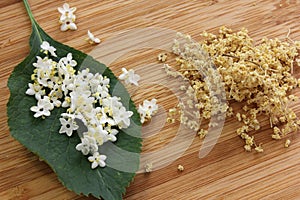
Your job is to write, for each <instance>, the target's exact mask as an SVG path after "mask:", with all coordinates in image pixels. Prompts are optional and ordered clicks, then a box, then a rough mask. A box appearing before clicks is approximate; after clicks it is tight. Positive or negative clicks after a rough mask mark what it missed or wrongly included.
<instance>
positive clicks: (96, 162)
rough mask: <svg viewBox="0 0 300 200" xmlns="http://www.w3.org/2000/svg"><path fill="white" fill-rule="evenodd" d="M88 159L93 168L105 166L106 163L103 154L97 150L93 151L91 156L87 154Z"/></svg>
mask: <svg viewBox="0 0 300 200" xmlns="http://www.w3.org/2000/svg"><path fill="white" fill-rule="evenodd" d="M88 160H89V161H90V162H91V163H92V166H91V167H92V169H95V168H96V167H98V166H100V167H105V165H106V163H105V162H104V161H105V160H106V156H105V155H100V154H99V152H95V153H94V154H93V156H89V157H88Z"/></svg>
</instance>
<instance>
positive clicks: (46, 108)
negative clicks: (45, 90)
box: [30, 96, 54, 118]
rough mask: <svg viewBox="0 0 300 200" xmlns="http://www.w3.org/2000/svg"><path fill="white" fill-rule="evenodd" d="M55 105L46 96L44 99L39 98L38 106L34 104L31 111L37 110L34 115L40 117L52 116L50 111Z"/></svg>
mask: <svg viewBox="0 0 300 200" xmlns="http://www.w3.org/2000/svg"><path fill="white" fill-rule="evenodd" d="M53 108H54V106H53V105H52V104H51V103H50V99H49V97H47V96H44V98H43V99H39V100H38V103H37V106H32V107H31V108H30V110H31V111H33V112H35V114H34V117H36V118H38V117H40V116H50V114H51V113H50V111H51V110H52V109H53Z"/></svg>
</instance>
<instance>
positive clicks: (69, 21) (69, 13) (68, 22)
mask: <svg viewBox="0 0 300 200" xmlns="http://www.w3.org/2000/svg"><path fill="white" fill-rule="evenodd" d="M58 11H59V12H60V13H61V16H60V18H59V23H60V24H61V26H60V30H61V31H67V30H69V29H70V30H76V29H77V26H76V24H75V19H76V16H75V15H74V12H75V11H76V8H75V7H73V8H70V6H69V4H67V3H64V5H63V7H59V8H58Z"/></svg>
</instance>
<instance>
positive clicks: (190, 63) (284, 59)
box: [164, 27, 300, 152]
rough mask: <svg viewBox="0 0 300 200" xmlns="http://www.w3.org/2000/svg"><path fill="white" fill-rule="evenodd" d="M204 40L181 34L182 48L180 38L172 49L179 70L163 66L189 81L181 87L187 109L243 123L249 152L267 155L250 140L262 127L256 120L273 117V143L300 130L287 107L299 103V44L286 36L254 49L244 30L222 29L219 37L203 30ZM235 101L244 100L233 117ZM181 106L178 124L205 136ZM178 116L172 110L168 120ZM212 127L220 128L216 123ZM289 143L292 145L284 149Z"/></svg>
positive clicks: (170, 72) (261, 44)
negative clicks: (296, 70) (296, 69)
mask: <svg viewBox="0 0 300 200" xmlns="http://www.w3.org/2000/svg"><path fill="white" fill-rule="evenodd" d="M201 36H202V37H203V41H202V42H201V43H198V42H195V41H193V40H192V39H191V37H190V36H189V35H184V34H181V33H178V38H179V39H181V40H182V39H183V40H185V43H184V45H181V44H180V43H179V39H178V38H176V39H175V40H174V43H173V47H172V51H173V53H174V54H175V55H177V58H176V61H177V63H178V66H174V67H171V66H169V65H168V64H167V63H165V64H164V69H165V71H166V73H167V74H168V75H169V76H172V77H176V78H177V77H182V78H183V79H184V80H186V81H188V82H189V86H182V87H183V88H182V89H184V90H186V94H187V96H189V97H190V99H189V101H187V104H188V106H190V107H193V106H194V108H195V109H197V110H199V112H200V115H201V117H202V118H204V119H211V118H212V116H215V115H216V114H220V113H221V114H224V113H225V114H226V116H229V117H230V116H235V117H236V119H237V120H238V121H239V122H240V123H241V127H240V128H237V130H236V132H237V134H238V135H239V136H240V137H241V138H242V139H243V140H244V141H245V146H244V148H245V150H246V151H251V149H252V148H254V149H255V150H256V151H257V152H263V148H262V146H261V145H257V144H256V142H255V138H254V136H251V135H252V134H251V133H252V132H255V131H258V130H259V129H260V128H261V126H260V121H259V119H258V116H261V115H264V116H265V117H267V118H268V119H269V125H270V128H272V129H273V134H272V135H271V137H272V138H273V139H276V140H277V139H281V138H283V137H285V136H286V135H287V134H288V133H291V132H296V131H297V130H299V125H300V121H299V120H298V119H297V116H296V114H295V112H294V111H293V110H292V109H291V108H289V107H288V104H289V103H290V102H291V101H297V100H298V97H297V96H295V95H292V94H291V92H292V90H293V89H294V88H296V87H299V83H300V81H299V80H298V79H297V78H295V77H293V67H294V65H295V64H297V61H296V58H297V56H298V50H299V47H300V42H298V41H292V40H291V39H289V38H288V36H287V40H286V41H281V40H279V39H277V38H275V39H267V38H263V39H262V40H261V41H259V42H258V44H257V45H255V43H254V41H253V39H252V38H251V37H250V36H249V35H248V31H247V30H246V29H244V28H243V29H241V30H240V31H237V32H234V31H232V30H231V29H229V28H226V27H221V28H220V29H219V33H218V34H217V35H215V34H212V33H208V32H203V33H202V35H201ZM174 69H177V70H174ZM208 79H209V81H207V80H208ZM208 83H213V84H210V85H209V84H208ZM222 88H223V89H224V91H225V98H223V96H222V95H224V94H222ZM212 91H213V92H212ZM224 99H226V101H225V102H224ZM232 102H241V105H242V107H241V108H242V109H241V111H240V112H238V113H235V114H234V111H233V108H232V107H231V106H230V103H232ZM180 104H182V103H179V105H177V106H176V107H175V108H174V109H177V110H179V111H177V114H178V113H179V120H180V122H181V123H183V124H186V125H188V126H189V128H191V129H196V130H197V131H198V135H199V136H200V137H205V135H206V134H208V133H207V130H204V129H202V128H200V126H199V122H197V123H196V124H194V123H195V120H191V119H190V118H189V117H186V116H187V115H186V116H183V115H184V111H183V110H182V105H180ZM174 116H176V115H174V112H173V110H172V111H171V112H169V118H168V119H167V121H168V122H174V119H175V117H174ZM210 126H217V123H215V124H210ZM288 145H289V142H287V145H285V146H288Z"/></svg>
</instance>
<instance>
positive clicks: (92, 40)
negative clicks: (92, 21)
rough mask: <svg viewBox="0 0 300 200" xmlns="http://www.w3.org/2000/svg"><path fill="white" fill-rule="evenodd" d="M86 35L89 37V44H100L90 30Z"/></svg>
mask: <svg viewBox="0 0 300 200" xmlns="http://www.w3.org/2000/svg"><path fill="white" fill-rule="evenodd" d="M87 34H88V36H89V38H88V39H89V41H90V43H91V44H94V43H97V44H99V43H100V42H101V40H100V39H99V38H96V37H95V36H94V34H93V33H91V32H90V30H88V32H87Z"/></svg>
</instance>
